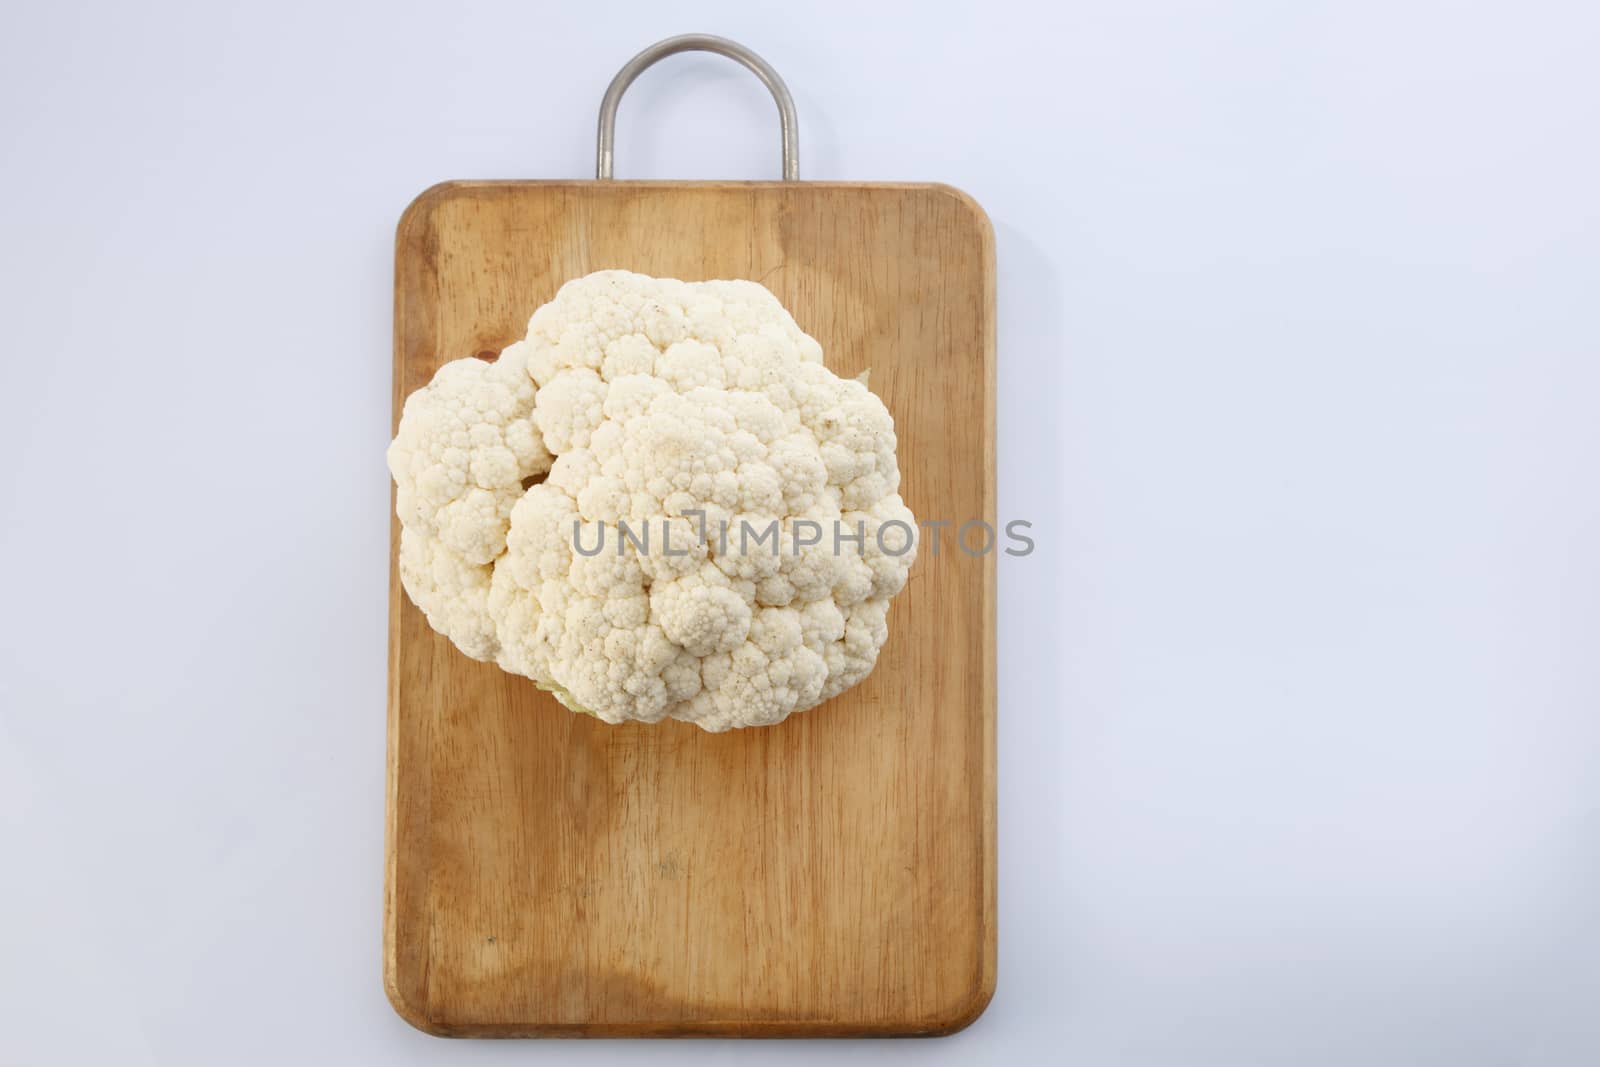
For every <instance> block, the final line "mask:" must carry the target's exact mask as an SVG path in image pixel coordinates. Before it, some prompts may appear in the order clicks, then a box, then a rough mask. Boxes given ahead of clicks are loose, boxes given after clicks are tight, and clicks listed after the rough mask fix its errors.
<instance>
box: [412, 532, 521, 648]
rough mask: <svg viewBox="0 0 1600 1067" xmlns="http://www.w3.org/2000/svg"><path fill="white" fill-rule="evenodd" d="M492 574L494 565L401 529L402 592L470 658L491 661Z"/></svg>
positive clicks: (494, 640) (496, 639)
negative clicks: (474, 560) (487, 564)
mask: <svg viewBox="0 0 1600 1067" xmlns="http://www.w3.org/2000/svg"><path fill="white" fill-rule="evenodd" d="M493 574H494V568H492V567H489V566H485V565H483V564H477V563H472V562H470V561H469V560H467V559H464V558H463V557H462V556H460V555H459V554H458V553H456V552H453V551H451V550H450V549H449V548H448V547H446V546H445V544H444V542H442V541H440V540H438V539H437V538H433V537H429V536H428V535H427V534H422V533H417V532H416V531H414V530H411V529H409V528H408V527H404V526H402V527H401V528H400V584H401V585H402V586H403V587H404V588H405V591H406V595H407V596H409V597H410V598H411V602H412V603H413V604H415V605H416V606H417V607H419V608H421V609H422V613H423V614H424V615H426V616H427V618H428V625H430V626H432V627H433V628H434V629H435V630H438V631H439V632H440V633H442V634H444V635H445V636H446V637H448V638H449V639H450V640H451V641H452V642H453V643H454V644H455V646H456V647H457V648H459V649H460V650H461V651H462V652H464V653H466V654H467V655H468V656H471V657H472V658H473V659H479V660H491V659H494V658H495V656H496V655H498V654H499V652H500V639H499V637H498V635H497V633H496V623H495V620H494V618H493V617H492V616H491V615H490V612H489V583H490V580H491V579H492V577H493Z"/></svg>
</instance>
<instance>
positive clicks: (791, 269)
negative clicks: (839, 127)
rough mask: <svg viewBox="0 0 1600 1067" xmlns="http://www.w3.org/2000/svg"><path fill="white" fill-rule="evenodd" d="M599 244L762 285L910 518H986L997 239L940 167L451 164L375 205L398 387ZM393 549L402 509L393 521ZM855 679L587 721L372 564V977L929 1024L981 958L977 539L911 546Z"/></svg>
mask: <svg viewBox="0 0 1600 1067" xmlns="http://www.w3.org/2000/svg"><path fill="white" fill-rule="evenodd" d="M606 267H623V268H627V269H630V270H637V271H642V272H644V273H647V274H653V275H657V276H670V277H676V278H682V279H686V280H691V281H697V280H703V279H708V278H750V279H754V280H756V281H759V282H761V283H762V284H764V285H766V286H767V287H768V288H769V289H771V290H772V291H773V292H774V293H776V294H777V296H778V298H779V299H780V300H782V301H783V303H784V305H785V306H786V307H788V308H789V309H790V310H791V311H792V312H793V313H794V316H795V318H796V320H797V321H798V322H799V323H800V325H801V327H802V328H803V329H805V330H806V331H807V332H809V333H810V334H812V335H813V336H814V337H816V338H817V339H818V340H819V341H820V342H821V343H822V345H823V350H824V352H825V353H826V357H825V358H826V362H827V364H828V366H829V367H831V368H832V369H833V370H834V371H835V372H837V373H838V374H840V375H842V376H846V377H850V376H854V375H856V374H859V373H860V372H861V371H863V370H865V369H867V368H868V367H870V368H871V371H872V375H871V386H872V389H873V390H874V391H875V392H876V393H878V394H879V395H880V396H881V397H882V398H883V400H884V402H885V403H886V404H887V405H888V408H889V411H890V412H891V413H892V414H893V416H894V419H895V425H896V430H897V433H898V436H899V441H900V450H899V454H900V463H901V472H902V475H903V479H902V486H901V492H902V494H903V495H904V497H905V499H906V501H907V503H908V504H909V505H910V506H911V508H912V510H913V511H915V512H916V514H917V516H918V518H919V519H923V520H927V519H947V520H953V521H954V522H956V523H959V522H961V521H963V520H967V519H984V520H986V521H988V522H989V523H991V524H993V522H994V244H993V237H992V232H991V230H990V227H989V223H988V220H987V219H986V218H985V216H984V215H983V212H982V211H981V210H980V209H979V208H978V207H977V205H976V204H974V203H973V202H972V201H971V200H970V199H968V198H967V197H965V196H964V195H963V194H961V193H959V192H957V191H955V190H953V189H950V188H948V187H945V186H937V185H838V184H825V183H813V182H804V183H712V182H693V183H677V182H661V183H655V182H607V183H596V182H504V183H491V182H472V183H465V182H463V183H450V184H446V185H441V186H437V187H435V188H433V189H430V190H428V191H427V192H426V193H424V194H423V195H422V196H420V197H419V198H418V199H417V200H416V201H415V202H414V203H413V204H412V205H411V207H410V208H409V209H408V210H407V211H406V213H405V215H404V217H403V218H402V219H401V222H400V227H399V233H398V238H397V246H396V255H395V366H394V410H395V418H396V420H398V418H399V412H400V406H401V402H402V400H403V399H404V397H405V396H406V395H407V394H409V393H410V392H411V391H412V390H414V389H416V388H418V387H419V386H421V385H423V384H424V383H426V382H427V381H428V379H429V378H430V377H431V376H432V375H433V372H434V370H435V369H436V368H437V367H438V366H439V365H440V364H441V363H443V362H445V361H446V360H450V359H456V358H459V357H462V356H471V355H474V354H476V353H479V352H488V351H498V350H499V349H501V348H503V347H504V346H505V345H507V344H509V343H510V342H511V341H513V340H516V339H517V338H519V337H521V336H522V334H523V332H524V330H525V327H526V323H527V319H528V316H529V315H530V314H531V313H532V312H533V310H534V309H535V308H536V307H538V306H539V305H540V304H542V303H544V302H545V301H547V300H549V299H550V297H551V296H553V295H554V293H555V291H556V289H557V288H558V287H559V286H560V284H561V283H562V282H564V281H566V280H567V279H569V278H574V277H578V276H580V275H583V274H586V273H588V272H590V271H593V270H599V269H601V268H606ZM394 532H395V538H394V541H395V545H396V546H397V545H398V525H395V526H394ZM927 539H928V538H927V533H926V531H925V532H924V540H925V544H924V547H923V550H922V552H921V554H920V557H919V559H918V561H917V563H916V564H915V566H914V567H913V568H912V571H911V575H910V579H909V581H908V583H907V586H906V588H905V590H904V592H902V593H901V594H900V595H899V596H898V597H897V598H896V599H895V601H894V606H893V608H892V610H891V611H890V615H889V623H890V638H889V641H888V644H887V645H886V646H885V647H884V649H883V651H882V654H881V656H880V658H879V660H878V666H877V669H876V670H875V671H874V672H873V674H872V675H871V676H870V677H869V678H868V679H867V680H866V681H865V682H863V683H862V684H861V685H859V686H857V687H856V688H854V689H852V690H850V691H849V692H847V693H845V694H843V695H841V696H839V697H837V698H835V699H834V700H832V701H830V702H828V703H826V704H824V705H822V706H820V707H818V708H815V709H813V710H811V711H807V712H803V713H801V714H798V715H795V716H792V717H791V718H790V719H788V720H787V721H786V722H784V723H782V724H780V725H778V726H774V727H767V728H762V729H749V730H738V731H733V732H730V733H726V734H718V735H714V734H706V733H702V732H701V731H700V730H699V729H697V728H696V727H693V726H690V725H687V724H684V723H677V722H664V723H660V724H657V725H654V726H644V725H640V724H628V725H623V726H607V725H605V724H604V723H601V722H598V721H597V720H595V719H592V718H589V717H586V716H582V715H574V714H572V713H570V712H568V711H566V710H565V709H563V708H562V707H560V706H559V705H558V704H557V703H556V702H555V701H554V700H553V699H552V698H551V697H549V696H548V695H547V694H545V693H542V692H540V691H539V690H538V689H536V688H535V687H534V685H533V683H532V682H529V681H527V680H525V679H522V678H517V677H514V676H511V675H507V674H504V673H502V672H501V671H499V670H498V669H496V668H495V667H493V666H490V665H485V664H480V663H474V662H472V661H471V660H468V659H467V658H466V657H464V656H462V655H461V654H460V653H458V652H456V651H455V650H454V649H453V648H452V647H451V646H450V644H449V642H448V641H446V640H445V639H444V638H442V637H440V636H438V635H436V634H435V633H433V631H432V630H430V629H429V628H428V625H427V623H426V621H425V620H424V619H423V617H422V614H421V613H420V612H419V611H417V610H416V609H415V608H414V607H413V606H412V605H411V604H410V603H409V601H407V600H406V598H405V594H404V593H403V591H402V590H401V588H400V584H399V579H398V572H397V571H396V570H395V569H394V568H393V566H392V565H391V580H390V600H391V610H390V659H389V728H388V735H389V742H388V744H389V749H388V826H387V849H386V852H387V857H386V886H385V902H384V982H385V986H386V988H387V990H388V993H389V997H390V999H391V1001H392V1002H393V1003H394V1006H395V1008H396V1010H397V1011H399V1013H400V1014H401V1015H402V1016H404V1017H405V1018H406V1019H407V1020H408V1021H410V1022H411V1023H413V1024H414V1025H416V1026H418V1027H420V1028H422V1029H424V1030H427V1031H429V1032H431V1033H436V1034H449V1035H479V1036H519V1035H525V1036H603V1035H611V1036H657V1035H673V1036H677V1035H695V1034H709V1035H726V1036H824V1035H895V1034H941V1033H948V1032H951V1031H953V1030H957V1029H960V1028H961V1027H963V1026H965V1025H966V1024H967V1023H969V1022H971V1021H972V1020H973V1019H974V1018H976V1017H977V1016H978V1014H979V1013H981V1012H982V1010H983V1008H984V1007H985V1005H986V1004H987V1003H988V1001H989V997H990V996H991V994H992V992H993V989H994V979H995V738H994V731H995V644H994V641H995V637H994V635H995V629H994V617H995V603H994V561H993V556H992V555H991V556H989V557H987V558H973V557H971V556H968V555H966V554H963V553H962V552H960V551H958V550H957V548H956V545H955V541H954V527H952V528H951V529H949V530H947V531H946V532H945V535H944V538H943V541H942V543H941V546H940V548H941V550H940V551H939V553H938V554H937V555H935V554H934V553H933V551H932V549H931V546H929V545H928V544H927V543H926V542H927Z"/></svg>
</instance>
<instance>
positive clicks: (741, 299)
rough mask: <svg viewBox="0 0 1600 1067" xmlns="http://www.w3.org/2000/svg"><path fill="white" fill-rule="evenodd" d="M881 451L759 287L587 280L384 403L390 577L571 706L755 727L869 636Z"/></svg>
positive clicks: (815, 696) (865, 408)
mask: <svg viewBox="0 0 1600 1067" xmlns="http://www.w3.org/2000/svg"><path fill="white" fill-rule="evenodd" d="M452 368H455V369H452ZM895 447H896V441H895V433H894V421H893V419H892V418H891V417H890V415H889V412H888V410H887V409H886V408H885V407H884V406H883V403H882V401H880V400H879V399H878V398H877V397H876V396H874V395H873V394H872V393H871V392H870V391H869V390H868V389H867V387H866V384H865V383H864V381H855V380H843V379H840V378H839V377H838V376H836V375H835V374H833V373H832V372H831V371H829V370H828V369H827V368H826V367H824V366H823V365H822V349H821V347H820V346H819V345H818V344H817V342H816V341H815V340H813V339H812V338H810V337H808V336H807V335H806V334H805V333H804V332H802V331H801V329H800V328H799V326H797V325H796V324H795V322H794V319H793V318H791V317H790V315H789V313H788V312H787V311H785V310H784V308H783V306H782V305H781V304H780V303H779V302H778V300H777V298H776V297H774V296H773V295H772V294H771V293H770V292H768V291H767V290H766V289H765V288H763V287H762V286H760V285H757V284H755V283H754V282H746V281H712V282H699V283H687V282H681V281H676V280H673V279H658V278H650V277H646V276H644V275H639V274H632V273H629V272H626V271H601V272H599V273H596V274H591V275H589V276H587V277H585V278H580V279H577V280H575V281H571V282H568V283H567V284H566V285H564V286H563V287H562V288H561V290H560V292H558V293H557V294H556V296H555V298H554V299H553V300H552V301H551V302H550V303H548V304H546V305H544V306H543V307H541V308H539V310H538V311H536V312H535V313H534V315H533V317H532V319H531V320H530V322H529V324H528V333H527V337H526V338H525V339H524V340H523V341H520V342H518V343H517V344H514V345H512V346H511V347H510V348H508V349H506V351H505V353H503V354H502V355H501V357H500V359H499V360H498V361H497V362H496V363H494V364H492V365H491V364H483V363H480V362H477V361H474V360H460V361H457V363H452V364H447V365H446V366H445V367H444V368H442V369H441V370H440V372H439V374H438V375H437V376H436V377H435V378H434V381H433V382H432V383H431V384H430V385H429V386H428V387H426V388H425V389H423V390H420V391H419V392H418V393H416V394H414V395H413V396H412V397H411V398H410V399H409V400H408V401H407V402H406V407H405V411H404V414H403V416H402V419H401V425H400V432H399V435H398V436H397V437H396V439H395V443H394V445H392V446H391V448H390V453H389V458H390V467H391V469H392V470H393V471H394V474H395V480H396V483H397V485H398V486H399V492H398V494H397V508H398V510H399V514H400V518H401V522H402V525H403V527H404V530H403V533H402V538H401V577H402V580H403V582H404V585H405V588H406V591H407V593H408V594H409V595H410V596H411V598H412V600H413V601H414V602H415V603H416V604H417V605H418V607H420V608H421V609H422V610H423V611H424V613H425V614H426V615H427V617H428V621H429V623H430V624H431V625H433V627H434V628H435V629H437V630H439V631H440V632H441V633H443V634H445V635H446V636H448V637H449V638H450V639H451V640H452V641H453V642H455V644H456V645H457V646H458V647H459V648H460V649H461V650H462V651H463V652H465V653H466V654H467V655H469V656H472V657H474V658H477V659H493V660H494V661H495V662H497V663H498V664H499V665H500V667H501V668H503V669H504V670H507V671H510V672H513V673H516V674H521V675H525V676H527V677H529V678H532V679H533V680H534V681H535V682H536V683H538V684H539V685H541V686H543V687H544V688H546V689H548V690H550V691H552V692H553V693H555V694H556V695H557V697H559V698H560V699H561V700H562V702H563V703H565V704H566V705H567V706H568V707H570V708H573V709H574V710H577V711H582V712H585V713H588V714H592V715H594V716H596V717H598V718H600V719H602V720H604V721H606V722H610V723H618V722H624V721H628V720H636V721H643V722H656V721H659V720H661V719H663V718H668V717H671V718H674V719H681V720H684V721H687V722H692V723H694V724H695V725H697V726H699V727H701V728H702V729H705V730H709V731H722V730H727V729H730V728H735V727H743V726H760V725H768V724H771V723H776V722H779V721H781V720H783V719H784V718H786V717H787V716H788V715H790V714H792V713H793V712H796V711H802V710H805V709H807V708H810V707H813V706H815V705H816V704H819V703H821V702H822V701H824V700H827V699H829V698H831V697H833V696H835V695H837V694H839V693H841V692H843V691H844V690H845V689H848V688H849V687H851V686H853V685H855V684H856V683H857V682H859V681H861V680H862V679H863V678H865V677H866V676H867V674H868V673H869V672H870V671H871V670H872V667H873V664H874V663H875V662H876V659H877V655H878V650H879V649H880V648H881V647H882V646H883V643H884V641H885V640H886V639H887V637H888V610H889V601H890V599H891V598H892V597H893V596H894V595H895V594H896V593H897V592H899V591H900V589H901V588H902V587H903V586H904V585H905V581H906V574H907V572H908V570H909V569H910V567H911V565H912V563H913V562H914V561H915V559H916V549H917V524H916V520H915V518H914V516H913V515H912V513H911V511H910V509H908V508H907V507H906V505H905V503H904V501H902V500H901V498H900V495H899V493H898V489H899V483H900V471H899V467H898V464H897V462H896V456H895ZM552 457H553V459H552ZM546 470H548V475H547V477H546V478H545V479H544V480H543V481H542V482H540V483H538V484H529V483H530V482H531V480H532V479H533V476H535V475H537V474H539V473H543V472H544V471H546Z"/></svg>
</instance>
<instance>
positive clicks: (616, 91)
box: [594, 33, 800, 182]
mask: <svg viewBox="0 0 1600 1067" xmlns="http://www.w3.org/2000/svg"><path fill="white" fill-rule="evenodd" d="M679 52H715V53H716V54H717V55H719V56H727V57H728V58H729V59H732V60H734V61H736V62H738V63H742V64H743V65H744V66H745V67H746V68H748V69H749V70H750V72H751V73H752V74H754V75H755V76H756V77H758V78H760V79H761V84H762V85H765V86H766V87H767V89H768V90H770V91H771V93H772V99H773V100H775V101H777V104H778V124H779V126H780V127H781V129H782V131H783V180H784V181H790V182H792V181H798V180H799V179H800V120H799V118H798V117H796V115H795V110H794V97H792V96H790V95H789V87H788V86H786V85H784V84H783V79H782V78H780V77H778V72H777V71H775V70H773V69H772V64H770V63H768V62H767V61H766V60H764V59H762V58H761V57H760V56H758V55H756V54H755V53H754V52H752V51H750V49H748V48H746V47H745V46H744V45H742V44H740V43H738V42H737V41H730V40H728V39H727V38H726V37H713V36H712V35H710V34H708V33H686V34H683V35H682V36H679V37H668V38H667V39H666V40H664V41H657V42H656V43H655V44H653V45H651V46H650V47H649V48H646V49H645V50H644V51H643V52H640V53H639V54H638V55H636V56H634V57H633V58H632V59H630V60H628V62H627V63H626V64H625V65H624V66H623V68H622V69H621V70H619V71H617V76H616V77H615V78H612V79H611V84H610V85H609V86H607V87H606V95H605V97H604V99H602V100H601V101H600V138H599V151H598V152H597V154H596V158H595V168H594V176H595V177H596V178H598V179H599V180H601V181H609V180H610V179H611V170H612V167H611V163H612V158H611V157H612V152H611V150H612V146H613V144H614V143H615V141H616V136H617V105H618V104H620V103H622V94H623V93H625V92H627V90H628V86H630V85H632V84H633V79H635V78H637V77H638V76H639V75H640V74H642V73H644V70H645V68H646V67H649V66H651V65H653V64H654V63H656V62H657V61H658V60H661V59H665V58H666V57H667V56H672V55H677V54H678V53H679Z"/></svg>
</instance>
